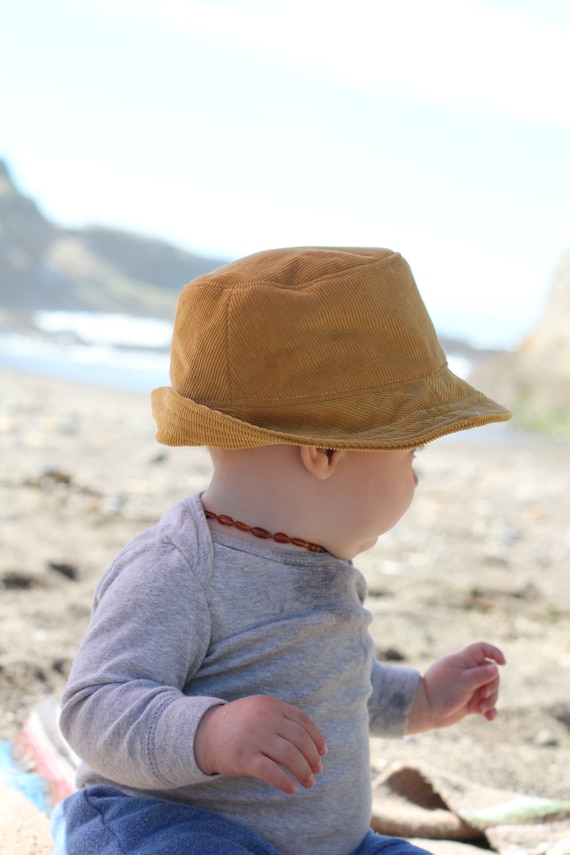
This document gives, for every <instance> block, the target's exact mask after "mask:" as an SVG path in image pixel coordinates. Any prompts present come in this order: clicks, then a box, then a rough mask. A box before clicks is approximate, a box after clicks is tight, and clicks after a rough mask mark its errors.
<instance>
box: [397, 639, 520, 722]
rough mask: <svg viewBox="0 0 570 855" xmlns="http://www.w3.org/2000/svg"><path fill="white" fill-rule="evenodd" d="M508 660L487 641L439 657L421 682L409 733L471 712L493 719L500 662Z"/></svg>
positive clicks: (459, 717)
mask: <svg viewBox="0 0 570 855" xmlns="http://www.w3.org/2000/svg"><path fill="white" fill-rule="evenodd" d="M505 661H506V660H505V657H504V656H503V654H502V652H501V651H500V650H499V649H498V648H497V647H494V646H493V645H492V644H487V643H485V642H476V643H475V644H470V645H469V646H468V647H466V648H465V649H464V650H462V651H461V652H460V653H455V654H452V655H451V656H445V657H444V658H443V659H438V661H437V662H434V664H433V665H431V667H430V668H428V670H427V671H426V673H425V674H424V675H423V677H422V678H421V680H420V681H419V683H418V687H417V690H416V695H415V697H414V702H413V704H412V707H411V709H410V712H409V716H408V726H407V729H406V733H408V734H410V733H420V732H422V731H424V730H431V729H432V728H436V727H447V726H448V725H451V724H455V723H456V722H458V721H461V719H462V718H464V717H465V716H466V715H469V714H471V713H476V714H479V715H482V716H484V717H485V718H486V719H487V720H488V721H492V720H493V719H494V718H495V716H496V714H497V710H496V708H495V704H496V702H497V697H498V694H499V669H498V667H497V665H504V664H505Z"/></svg>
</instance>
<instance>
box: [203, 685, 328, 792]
mask: <svg viewBox="0 0 570 855" xmlns="http://www.w3.org/2000/svg"><path fill="white" fill-rule="evenodd" d="M326 750H327V749H326V743H325V739H324V736H323V735H322V733H321V731H320V730H319V729H318V727H317V726H316V725H315V724H314V723H313V721H312V720H311V719H310V718H309V717H308V716H307V715H305V713H303V712H302V711H301V710H299V709H297V707H294V706H292V705H291V704H287V703H285V702H284V701H281V700H279V699H278V698H273V697H270V696H268V695H253V696H251V697H247V698H241V699H239V700H237V701H232V702H230V703H228V704H224V705H223V706H218V707H213V708H211V709H209V710H208V711H207V712H206V714H205V715H204V717H203V718H202V721H201V722H200V724H199V726H198V729H197V731H196V738H195V741H194V753H195V757H196V762H197V764H198V766H199V768H200V769H201V770H202V772H204V773H205V774H207V775H211V774H216V773H218V774H222V775H250V776H252V777H254V778H259V780H261V781H265V783H267V784H270V785H271V786H274V787H277V789H279V790H282V791H283V792H284V793H290V794H294V793H296V792H297V790H298V787H297V784H296V783H295V781H294V780H293V779H292V778H290V777H289V775H288V774H286V772H285V771H283V769H286V770H287V772H289V773H290V774H291V775H292V776H293V777H294V778H296V779H297V781H299V783H300V784H301V785H302V786H303V787H305V788H307V789H309V788H310V787H312V786H314V783H315V779H314V775H315V774H318V773H319V772H320V771H321V770H322V764H321V756H322V755H324V754H326ZM281 767H283V768H281Z"/></svg>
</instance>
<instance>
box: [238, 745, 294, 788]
mask: <svg viewBox="0 0 570 855" xmlns="http://www.w3.org/2000/svg"><path fill="white" fill-rule="evenodd" d="M249 774H250V775H251V776H252V777H253V778H258V779H259V780H260V781H263V782H264V783H266V784H269V786H270V787H275V788H276V789H278V790H281V792H283V793H286V794H287V795H291V796H292V795H294V794H295V793H296V792H298V790H299V787H298V786H297V784H296V783H295V781H294V780H293V778H290V777H289V775H288V774H287V772H285V771H284V770H283V769H282V768H281V766H280V765H279V764H278V763H277V762H275V760H272V759H271V758H270V757H267V756H266V755H264V754H259V755H258V756H257V757H256V758H255V759H254V760H253V761H252V763H251V769H250V771H249Z"/></svg>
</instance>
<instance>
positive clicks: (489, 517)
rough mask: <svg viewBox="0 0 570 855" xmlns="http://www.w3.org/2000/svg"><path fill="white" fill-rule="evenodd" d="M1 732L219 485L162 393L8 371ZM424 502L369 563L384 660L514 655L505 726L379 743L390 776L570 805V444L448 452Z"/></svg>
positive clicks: (444, 449) (473, 722)
mask: <svg viewBox="0 0 570 855" xmlns="http://www.w3.org/2000/svg"><path fill="white" fill-rule="evenodd" d="M0 382H1V389H2V397H1V403H0V453H1V459H2V467H1V470H0V597H1V604H2V605H1V615H2V622H1V636H0V690H1V697H2V704H1V705H0V738H4V739H10V738H13V737H14V736H15V734H16V733H17V732H18V730H19V728H20V727H21V725H22V724H23V722H24V721H25V719H26V716H27V715H28V714H29V711H30V710H31V709H32V708H33V705H34V704H35V703H36V702H37V701H39V700H41V699H43V698H45V697H47V696H51V695H56V696H57V695H58V693H60V692H61V690H62V688H63V686H64V684H65V679H66V675H67V673H68V671H69V667H70V665H71V662H72V659H73V656H74V652H75V650H76V648H77V645H78V644H79V641H80V639H81V637H82V634H83V632H84V630H85V627H86V625H87V621H88V619H89V611H90V604H91V597H92V592H93V588H94V586H95V584H96V582H97V580H98V579H99V577H100V576H101V574H102V573H103V572H104V570H105V569H106V567H107V566H108V564H109V563H110V561H111V560H112V558H113V557H114V555H115V554H116V553H117V552H118V551H119V549H120V548H121V547H122V546H123V545H124V544H125V543H126V542H127V541H128V540H129V538H131V537H132V536H133V535H134V534H136V533H137V532H138V531H140V530H142V529H144V528H146V527H148V526H149V525H152V524H153V523H154V522H155V521H156V520H157V519H158V517H159V516H160V515H161V513H162V512H163V511H164V510H165V509H166V507H167V506H168V505H169V504H170V503H171V502H172V501H175V500H177V499H179V498H181V497H183V496H184V495H187V494H188V493H192V492H195V491H196V490H199V489H201V488H203V487H204V486H205V484H206V483H207V479H208V476H209V472H210V464H209V460H208V457H207V455H206V453H205V452H204V451H203V450H202V449H166V448H163V447H161V446H158V445H157V444H156V443H155V441H154V424H153V422H152V418H151V415H150V407H149V402H148V398H147V396H143V395H137V394H128V393H124V392H116V391H113V390H109V389H101V388H98V387H90V386H81V385H78V384H73V383H69V382H66V381H59V380H55V379H47V378H41V377H36V376H32V375H26V374H22V373H17V372H14V371H11V370H6V369H2V370H0ZM417 471H418V474H419V477H420V486H419V487H418V491H417V494H416V499H415V502H414V505H413V506H412V508H411V509H410V511H409V512H408V513H407V515H406V516H405V517H404V519H403V520H402V521H401V522H400V523H399V524H398V525H397V526H396V528H395V529H394V530H393V531H392V532H390V533H389V534H387V535H385V536H384V537H383V538H381V540H380V541H379V542H378V544H377V546H376V547H374V549H372V550H370V551H369V552H367V553H365V554H363V555H361V556H359V558H358V559H356V564H357V566H359V567H360V568H361V569H362V570H363V572H365V573H366V575H367V577H368V580H369V586H370V596H369V599H368V603H367V605H368V607H369V609H370V611H371V612H372V615H373V623H372V632H373V635H374V638H375V642H376V645H377V650H378V655H379V656H380V658H381V659H383V660H385V661H389V662H392V663H395V664H398V663H402V664H404V665H407V666H412V667H417V668H420V669H424V668H425V667H426V666H427V665H429V663H431V662H432V661H433V660H434V659H436V658H438V657H439V656H442V655H445V654H446V653H450V652H453V651H455V650H458V649H460V648H461V647H463V646H464V645H466V644H468V643H469V642H471V641H475V640H480V639H485V640H488V641H490V642H493V643H495V644H497V645H499V646H500V647H501V648H502V649H503V650H504V652H505V655H506V657H507V660H508V664H507V666H506V667H505V668H504V671H503V678H502V691H501V698H500V704H499V715H498V717H497V719H496V721H495V722H493V723H491V724H490V723H488V722H486V721H485V720H483V719H480V718H475V717H471V718H470V719H468V720H465V721H463V722H462V723H460V724H459V725H456V726H455V727H453V728H450V729H446V730H442V731H437V732H433V733H429V734H423V735H420V736H414V737H411V738H408V739H405V740H397V741H380V740H373V742H372V754H373V764H374V771H379V772H380V771H382V770H383V769H385V768H386V766H387V765H388V764H389V763H391V762H393V761H395V760H399V761H402V762H410V763H414V762H416V761H421V762H427V763H431V764H435V765H437V766H438V767H440V768H443V769H445V770H447V771H448V772H451V773H456V774H460V775H463V776H468V777H470V778H471V779H473V780H475V781H478V782H480V783H483V784H488V785H491V786H496V787H504V788H508V789H511V790H517V791H520V792H525V793H529V794H530V793H534V794H537V795H543V796H549V797H558V798H565V799H570V628H569V615H570V584H569V581H568V577H567V574H568V570H569V555H570V531H569V529H568V520H569V518H570V513H569V510H570V445H569V444H563V443H561V442H556V441H554V440H552V439H548V438H539V437H536V436H532V435H525V434H522V433H517V432H515V431H513V430H512V428H510V427H504V426H499V427H492V428H489V429H480V430H477V431H470V432H467V433H464V434H461V435H458V436H456V437H451V438H449V439H445V440H440V441H438V442H436V443H434V444H432V445H429V446H428V447H427V448H426V449H425V450H424V451H423V452H421V454H420V456H419V458H418V461H417Z"/></svg>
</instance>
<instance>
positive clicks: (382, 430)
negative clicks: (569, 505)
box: [152, 365, 511, 451]
mask: <svg viewBox="0 0 570 855" xmlns="http://www.w3.org/2000/svg"><path fill="white" fill-rule="evenodd" d="M216 403H217V402H210V401H209V402H208V405H205V404H203V403H198V402H196V401H193V400H191V399H190V398H186V397H183V396H182V395H179V394H178V393H177V392H176V391H175V389H173V388H171V387H169V386H163V387H160V388H158V389H155V390H154V391H153V393H152V409H153V415H154V418H155V421H156V423H157V427H158V430H157V434H156V438H157V440H158V442H160V443H162V444H164V445H170V446H184V445H189V446H201V445H205V446H212V447H216V448H226V449H239V448H255V447H259V446H264V445H309V446H316V447H323V448H343V449H347V450H354V451H382V450H384V451H395V450H398V449H409V448H416V447H418V446H420V445H425V444H426V443H428V442H432V441H433V440H435V439H438V438H439V437H442V436H445V435H447V434H452V433H456V432H458V431H463V430H469V429H470V428H475V427H481V426H483V425H486V424H490V423H492V422H504V421H507V420H508V419H510V418H511V413H510V412H509V411H508V410H507V409H506V408H505V407H502V406H501V405H500V404H498V403H496V401H493V400H492V399H490V398H488V397H486V396H485V395H483V394H482V393H481V392H478V391H477V390H476V389H474V388H473V387H472V386H471V385H470V384H469V383H467V382H466V381H464V380H462V379H461V378H459V377H457V376H456V375H455V374H453V372H452V371H450V370H449V368H448V367H447V365H445V366H444V367H443V368H442V369H441V370H440V371H438V372H436V373H434V374H430V375H429V376H427V377H425V378H422V379H421V380H420V381H418V378H414V380H413V382H411V381H407V382H406V381H402V382H399V383H397V384H396V383H392V384H389V385H388V386H386V385H383V386H382V387H377V388H371V389H358V390H350V391H347V392H343V393H342V394H341V393H337V394H336V395H329V396H326V395H324V396H322V397H314V396H311V398H310V399H302V398H300V399H295V400H285V401H283V400H277V399H272V400H264V401H248V402H243V401H239V402H234V403H233V404H232V406H231V407H230V406H228V403H227V402H225V403H224V410H225V411H224V412H222V411H221V410H220V409H217V408H216ZM340 425H342V427H341V426H340Z"/></svg>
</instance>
